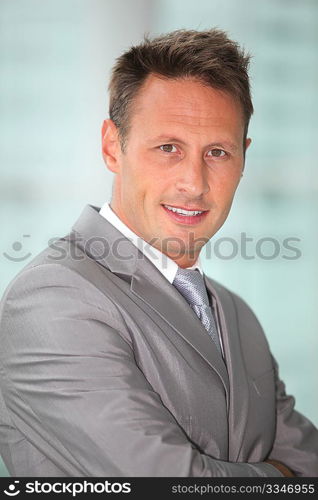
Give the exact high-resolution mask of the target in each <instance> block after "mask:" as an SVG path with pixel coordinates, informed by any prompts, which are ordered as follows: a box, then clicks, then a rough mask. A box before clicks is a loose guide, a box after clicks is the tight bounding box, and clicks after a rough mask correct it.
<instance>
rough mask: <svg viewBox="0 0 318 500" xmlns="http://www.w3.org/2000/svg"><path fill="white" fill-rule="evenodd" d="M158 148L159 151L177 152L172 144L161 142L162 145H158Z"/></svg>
mask: <svg viewBox="0 0 318 500" xmlns="http://www.w3.org/2000/svg"><path fill="white" fill-rule="evenodd" d="M159 149H161V151H164V152H165V153H176V152H177V148H176V147H175V146H174V145H173V144H163V145H162V146H159Z"/></svg>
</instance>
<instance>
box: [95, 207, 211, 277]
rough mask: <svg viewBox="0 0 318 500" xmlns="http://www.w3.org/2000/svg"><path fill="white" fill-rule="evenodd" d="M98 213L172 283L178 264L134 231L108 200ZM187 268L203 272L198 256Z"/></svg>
mask: <svg viewBox="0 0 318 500" xmlns="http://www.w3.org/2000/svg"><path fill="white" fill-rule="evenodd" d="M99 213H100V215H101V216H102V217H104V218H105V219H107V220H108V222H110V223H111V224H112V225H113V226H114V227H115V228H116V229H118V231H120V232H121V233H122V234H123V235H124V236H125V237H126V238H127V239H129V240H130V241H131V242H132V243H133V244H134V245H135V246H136V247H137V248H138V249H139V250H140V251H141V252H142V253H143V254H144V255H145V256H146V257H147V258H148V259H149V260H150V261H151V262H152V263H153V265H154V266H156V268H157V269H158V270H159V271H160V272H161V273H162V274H163V275H164V276H165V277H166V278H167V280H168V281H169V282H170V283H172V282H173V280H174V278H175V276H176V274H177V271H178V268H179V266H178V264H177V263H176V262H175V261H174V260H173V259H171V258H170V257H168V256H167V255H165V254H164V253H162V252H160V250H158V249H157V248H155V247H154V246H152V245H150V244H149V243H147V242H146V241H145V240H144V239H143V238H141V237H140V236H138V235H137V234H136V233H134V232H133V231H132V230H131V229H130V228H129V227H128V226H127V225H126V224H125V223H124V222H123V221H122V220H121V219H120V218H119V217H118V216H117V215H116V214H115V212H114V211H113V210H112V209H111V207H110V205H109V202H106V203H104V205H103V206H102V207H101V209H100V211H99ZM187 269H198V270H199V271H200V273H201V274H203V271H202V266H201V261H200V257H198V259H197V261H196V262H195V263H194V264H193V266H191V267H188V268H187Z"/></svg>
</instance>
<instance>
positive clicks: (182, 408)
mask: <svg viewBox="0 0 318 500" xmlns="http://www.w3.org/2000/svg"><path fill="white" fill-rule="evenodd" d="M247 67H248V57H247V56H246V55H244V53H243V52H242V51H241V50H240V49H239V47H238V46H237V44H236V43H234V42H232V41H231V40H229V39H228V38H227V36H226V35H225V34H224V33H223V32H222V31H219V30H210V31H203V32H196V31H183V30H181V31H176V32H173V33H170V34H168V35H165V36H162V37H159V38H157V39H154V40H147V39H146V40H145V41H144V43H142V44H141V45H139V46H137V47H133V48H131V49H130V50H128V51H127V52H126V53H124V54H123V55H122V56H121V57H120V58H119V59H118V60H117V63H116V65H115V67H114V70H113V74H112V79H111V83H110V119H108V120H106V121H105V122H104V124H103V129H102V144H103V155H104V159H105V162H106V164H107V166H108V168H109V169H110V170H111V171H112V172H113V173H114V174H115V178H114V186H113V195H112V199H111V203H110V205H108V204H107V203H106V204H105V205H104V206H103V207H102V209H101V210H100V208H97V207H93V206H87V207H86V208H85V210H84V211H83V213H82V215H81V216H80V217H79V219H78V220H77V222H76V223H75V225H74V226H73V229H72V231H71V232H70V234H69V235H67V236H65V237H64V238H61V239H60V240H59V241H58V242H57V243H56V244H55V245H54V246H52V247H49V248H48V249H46V250H44V251H43V252H42V253H41V254H40V255H39V256H37V257H36V258H35V259H34V260H33V261H32V262H31V263H30V264H29V265H27V266H26V268H25V269H24V270H23V271H22V272H21V273H20V274H19V275H18V276H17V277H16V279H15V280H14V281H13V282H12V283H11V285H10V286H9V287H8V289H7V291H6V293H5V296H4V298H3V301H2V306H1V307H2V309H1V346H2V348H1V365H0V366H1V391H2V397H1V403H0V415H1V428H0V443H1V449H0V452H1V455H2V456H3V459H4V461H5V463H6V466H7V468H8V470H9V472H10V473H11V474H12V475H17V476H19V475H21V476H23V475H24V476H28V475H29V476H37V475H38V476H63V475H65V476H210V477H211V476H212V477H218V476H220V477H226V476H259V477H262V476H263V477H270V476H293V475H296V476H315V475H317V472H318V432H317V429H315V427H314V426H313V425H312V424H311V423H310V422H309V421H308V420H307V419H306V418H305V417H304V416H302V415H300V414H299V413H298V412H296V411H295V410H294V399H293V398H292V397H291V396H287V395H286V393H285V389H284V384H283V383H282V382H281V381H280V380H279V377H278V368H277V364H276V363H275V361H274V359H273V358H272V356H271V354H270V351H269V347H268V344H267V341H266V339H265V337H264V334H263V332H262V329H261V326H260V325H259V323H258V321H257V319H256V318H255V316H254V314H253V312H252V311H251V310H250V309H249V307H248V306H247V305H246V304H245V303H244V302H243V301H242V300H241V299H240V298H239V297H237V296H236V295H235V294H233V293H232V292H230V291H228V290H226V289H225V288H224V287H222V286H221V285H220V284H218V283H216V282H214V281H213V280H212V279H210V278H208V277H207V276H205V275H204V273H203V272H202V269H201V265H200V261H199V254H200V251H201V249H202V247H203V246H204V245H205V244H206V243H207V242H208V241H209V239H210V238H211V237H212V236H213V235H214V234H215V233H216V232H217V230H218V229H219V228H220V227H221V226H222V224H223V223H224V221H225V219H226V217H227V215H228V213H229V210H230V207H231V203H232V200H233V196H234V193H235V190H236V188H237V186H238V184H239V181H240V178H241V176H242V172H243V168H244V158H245V152H246V149H247V148H248V146H249V144H250V139H248V138H247V130H248V123H249V119H250V116H251V113H252V111H253V107H252V103H251V98H250V91H249V82H248V75H247Z"/></svg>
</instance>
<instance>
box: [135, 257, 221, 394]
mask: <svg viewBox="0 0 318 500" xmlns="http://www.w3.org/2000/svg"><path fill="white" fill-rule="evenodd" d="M150 267H151V268H152V269H150ZM147 271H148V272H147ZM131 291H132V292H133V293H134V294H135V295H137V296H138V297H139V298H140V299H141V300H142V301H144V302H145V303H146V304H147V305H148V306H149V307H151V309H153V310H154V311H155V312H156V313H157V314H159V315H160V316H161V318H162V319H164V320H165V321H166V322H167V323H169V325H170V327H172V328H173V329H174V330H175V331H176V332H177V333H178V334H179V335H181V336H182V337H183V339H184V340H185V341H186V342H188V343H189V344H190V345H191V346H192V347H193V348H194V349H195V350H196V351H197V352H198V353H199V354H200V356H202V358H204V360H205V361H206V362H207V363H208V364H209V365H210V366H211V367H212V368H213V370H214V371H215V372H216V373H217V374H218V375H219V377H220V379H221V380H222V383H223V386H224V389H225V392H226V394H227V397H228V395H229V382H228V376H227V371H226V368H225V365H224V363H223V361H222V359H221V357H220V354H219V353H218V351H217V348H216V346H215V344H214V342H213V341H211V338H210V337H209V335H208V333H207V331H206V330H205V328H204V326H203V325H202V323H201V321H200V320H199V318H198V317H197V316H196V314H195V313H194V311H193V310H192V309H191V308H190V306H189V304H188V302H187V301H186V300H185V298H184V297H183V296H182V295H181V294H180V293H179V292H178V290H177V289H176V288H175V287H174V286H173V285H171V283H169V281H168V280H167V279H166V278H165V277H164V276H163V275H162V274H161V273H160V272H159V271H158V270H157V269H156V268H155V267H154V266H153V265H152V263H151V262H150V261H149V260H148V259H147V263H146V262H144V265H143V266H142V267H139V269H138V270H137V272H136V273H135V274H134V275H133V278H132V282H131Z"/></svg>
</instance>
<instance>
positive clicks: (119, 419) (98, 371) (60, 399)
mask: <svg viewBox="0 0 318 500" xmlns="http://www.w3.org/2000/svg"><path fill="white" fill-rule="evenodd" d="M1 318H2V319H1V346H2V348H1V354H0V374H1V390H2V395H3V398H4V401H5V404H6V407H7V410H8V412H9V414H10V416H11V419H12V422H13V423H14V425H15V426H16V427H17V428H18V429H19V430H20V432H22V434H23V435H24V436H25V437H26V439H27V440H28V441H29V442H30V443H31V444H32V446H34V447H36V448H37V449H38V450H40V452H41V453H42V454H43V455H44V456H46V457H47V458H48V459H49V460H51V461H52V462H53V463H54V464H55V465H56V466H58V467H59V468H60V469H61V470H62V471H63V472H64V473H65V475H66V476H109V477H114V476H116V477H120V476H126V477H129V476H130V477H135V476H151V477H155V476H162V477H164V476H174V477H176V476H201V477H204V476H206V477H230V476H242V477H248V476H256V477H257V476H259V477H270V476H273V477H275V476H277V477H279V476H281V474H280V472H279V471H277V470H276V468H274V467H273V466H271V465H269V464H266V463H256V464H247V463H229V462H224V461H219V460H215V459H213V458H212V457H210V456H207V455H203V454H201V453H200V452H199V450H198V449H196V448H195V447H194V446H193V444H192V443H191V442H190V441H189V440H188V439H187V437H186V435H185V434H184V432H183V430H182V429H181V427H180V426H179V425H178V423H177V422H176V420H175V419H174V417H173V415H172V414H171V413H170V412H169V410H168V409H167V408H166V407H165V406H164V405H163V403H162V401H161V399H160V396H159V395H158V394H157V393H156V392H155V391H154V390H153V388H152V387H151V385H150V384H149V383H148V381H147V380H146V378H145V376H144V375H143V373H142V371H141V370H140V369H139V368H138V366H137V364H136V362H135V358H134V350H133V345H132V344H131V341H130V339H129V333H128V329H127V326H126V324H125V322H124V320H123V317H122V316H121V314H120V311H119V310H118V308H117V306H116V305H115V304H114V303H113V302H112V300H111V298H108V297H107V296H106V295H104V294H102V293H101V292H100V291H99V290H98V289H97V288H95V287H94V286H93V285H92V284H91V283H89V282H88V281H86V280H85V279H84V278H83V277H81V276H80V275H79V274H78V273H76V272H74V271H73V270H70V269H67V268H65V267H64V266H62V265H60V264H44V265H40V266H36V267H33V268H30V269H26V270H25V271H23V272H22V273H21V274H20V275H19V276H18V278H17V279H16V280H15V281H14V283H13V285H12V286H11V287H10V289H9V290H8V292H7V293H6V297H5V299H4V302H3V305H2V315H1ZM294 418H296V417H294ZM284 420H285V422H287V420H286V419H284ZM284 425H285V427H286V425H288V423H285V424H284ZM282 448H283V441H282V440H281V441H280V442H279V441H278V440H277V449H276V448H275V450H274V453H273V457H274V458H276V457H278V459H279V457H280V455H281V452H279V450H281V449H282ZM276 450H277V451H276ZM39 467H40V464H39ZM9 472H10V473H11V474H12V475H15V471H14V470H9Z"/></svg>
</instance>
